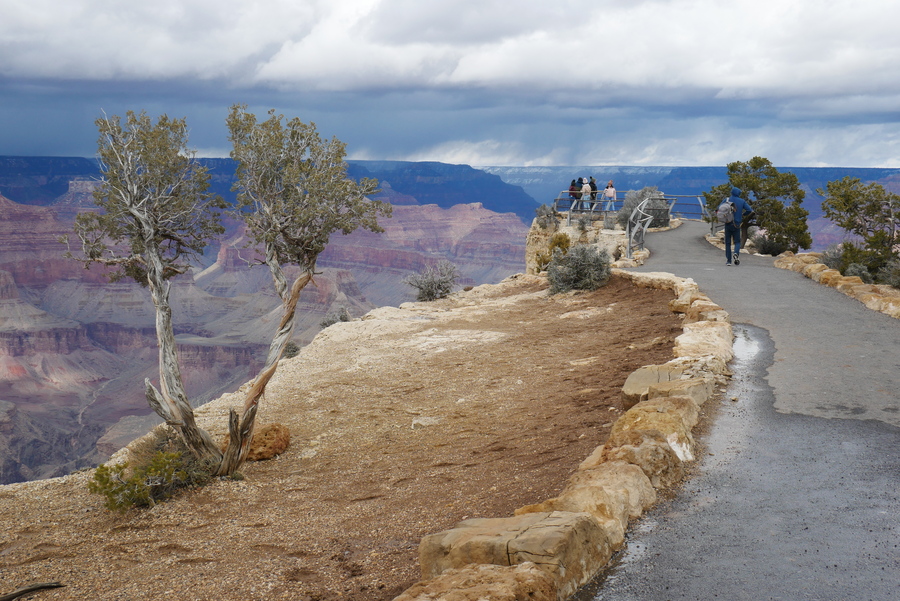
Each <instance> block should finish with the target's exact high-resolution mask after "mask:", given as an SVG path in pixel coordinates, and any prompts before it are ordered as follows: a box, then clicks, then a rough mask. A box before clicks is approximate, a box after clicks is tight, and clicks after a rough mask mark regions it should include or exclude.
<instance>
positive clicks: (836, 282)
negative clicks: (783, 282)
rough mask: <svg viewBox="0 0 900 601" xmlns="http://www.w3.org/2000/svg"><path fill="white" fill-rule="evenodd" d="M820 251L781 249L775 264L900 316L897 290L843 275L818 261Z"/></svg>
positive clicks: (880, 309) (879, 309)
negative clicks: (799, 251)
mask: <svg viewBox="0 0 900 601" xmlns="http://www.w3.org/2000/svg"><path fill="white" fill-rule="evenodd" d="M821 259H822V253H816V252H811V253H799V254H796V255H795V254H794V253H791V252H787V253H783V254H781V255H779V256H778V257H777V258H776V259H775V267H778V268H780V269H789V270H790V271H796V272H797V273H801V274H803V275H805V276H806V277H808V278H809V279H811V280H813V281H814V282H818V283H819V284H824V285H826V286H830V287H832V288H835V289H836V290H838V291H839V292H843V293H844V294H846V295H847V296H849V297H852V298H855V299H856V300H858V301H859V302H861V303H862V304H864V305H865V306H866V307H867V308H869V309H872V310H873V311H878V312H880V313H884V314H885V315H890V316H891V317H893V318H895V319H900V290H898V289H897V288H894V287H893V286H887V285H884V284H866V283H864V282H863V281H862V279H860V278H859V277H858V276H844V275H841V272H840V271H838V270H837V269H831V268H830V267H828V266H827V265H825V264H824V263H822V261H821Z"/></svg>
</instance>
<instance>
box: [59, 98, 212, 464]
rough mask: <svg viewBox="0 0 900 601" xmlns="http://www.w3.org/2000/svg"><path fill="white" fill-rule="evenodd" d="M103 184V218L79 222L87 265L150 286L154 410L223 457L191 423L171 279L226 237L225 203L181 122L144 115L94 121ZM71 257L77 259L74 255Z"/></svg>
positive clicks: (208, 454) (208, 453) (192, 441)
mask: <svg viewBox="0 0 900 601" xmlns="http://www.w3.org/2000/svg"><path fill="white" fill-rule="evenodd" d="M96 125H97V127H98V129H99V131H100V137H99V140H98V155H99V159H100V170H101V174H102V183H101V185H100V186H99V187H98V189H97V190H96V191H95V192H94V199H95V203H96V204H97V206H99V207H100V208H101V209H103V211H102V212H99V213H95V212H90V213H82V214H80V215H78V217H77V219H76V221H75V233H76V234H77V235H78V237H79V238H80V240H81V245H82V256H81V257H73V258H77V259H78V260H80V261H82V262H83V263H85V267H88V266H89V265H90V264H92V263H99V264H102V265H106V266H108V267H110V268H112V271H111V272H110V278H111V279H112V280H113V281H115V280H118V279H121V278H124V277H130V278H133V279H134V280H135V281H137V282H138V283H140V284H141V285H143V286H147V287H148V288H149V290H150V295H151V296H152V298H153V305H154V307H155V309H156V337H157V341H158V344H159V386H160V387H159V389H157V388H156V387H155V386H154V385H153V384H152V383H151V382H150V380H149V379H147V380H145V386H146V395H147V400H148V402H149V403H150V406H151V407H152V408H153V410H154V411H156V413H157V414H159V416H160V417H162V418H163V419H164V420H166V422H167V423H168V424H169V425H171V426H173V427H175V428H176V429H177V430H178V431H179V432H180V433H181V436H182V437H183V438H184V441H185V443H186V444H187V445H188V448H190V449H191V450H192V451H193V452H194V453H195V454H196V455H197V456H198V457H199V458H203V459H209V460H211V461H213V462H215V461H220V460H221V457H222V453H221V451H220V450H219V449H218V447H217V446H216V445H215V443H214V442H213V441H212V439H211V437H210V436H209V434H208V433H207V432H206V431H205V430H203V429H201V428H199V427H198V426H197V425H196V423H195V421H194V412H193V410H192V409H191V405H190V403H189V401H188V398H187V394H186V392H185V389H184V384H183V381H182V377H181V369H180V367H179V364H178V353H177V346H176V344H175V335H174V331H173V327H172V309H171V306H170V304H169V291H170V288H171V278H173V277H174V276H177V275H179V274H183V273H185V272H186V271H187V270H188V269H189V268H190V266H191V261H192V260H193V259H196V258H197V256H198V255H200V254H201V253H202V252H203V249H204V248H205V247H206V245H207V243H208V241H209V239H210V238H211V237H213V236H216V235H219V234H221V233H222V232H223V231H224V229H223V228H222V226H221V224H220V220H219V214H220V210H221V209H224V208H225V206H226V205H225V203H224V201H223V200H222V199H221V198H220V197H218V196H216V195H213V194H211V193H209V192H208V191H207V190H208V187H209V176H208V174H207V172H206V168H205V167H203V166H201V165H200V164H199V163H198V162H197V161H195V160H194V153H193V151H191V150H189V149H188V148H187V125H186V123H185V120H184V119H169V118H168V117H167V116H165V115H163V116H161V117H160V118H159V119H158V121H157V123H156V124H155V125H154V124H153V123H152V122H151V120H150V118H149V117H148V116H147V115H146V114H145V113H144V112H143V111H142V112H141V113H140V114H135V113H134V112H132V111H129V112H128V113H127V116H126V119H125V122H124V123H122V122H121V119H120V118H119V117H118V116H113V117H107V116H103V117H102V118H100V119H97V121H96ZM69 256H70V257H72V255H71V253H69Z"/></svg>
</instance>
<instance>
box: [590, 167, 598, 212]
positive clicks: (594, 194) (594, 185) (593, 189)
mask: <svg viewBox="0 0 900 601" xmlns="http://www.w3.org/2000/svg"><path fill="white" fill-rule="evenodd" d="M590 184H591V208H592V209H593V207H594V203H595V202H596V201H597V180H595V179H594V176H593V175H592V176H591V181H590Z"/></svg>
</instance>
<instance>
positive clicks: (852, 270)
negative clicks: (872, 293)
mask: <svg viewBox="0 0 900 601" xmlns="http://www.w3.org/2000/svg"><path fill="white" fill-rule="evenodd" d="M844 275H845V276H849V277H852V276H857V277H859V278H860V279H861V280H862V281H863V283H864V284H871V283H872V282H874V281H875V279H874V278H873V277H872V274H871V273H869V270H868V269H866V266H865V265H861V264H859V263H850V264H849V265H847V269H845V270H844Z"/></svg>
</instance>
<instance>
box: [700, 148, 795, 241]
mask: <svg viewBox="0 0 900 601" xmlns="http://www.w3.org/2000/svg"><path fill="white" fill-rule="evenodd" d="M733 187H736V188H740V190H741V197H742V198H743V199H744V200H748V201H749V199H750V198H751V197H750V194H751V193H752V194H753V197H754V200H753V201H752V202H751V204H752V207H753V210H754V211H755V212H756V221H757V223H758V224H759V227H760V228H762V229H764V230H765V232H766V237H767V238H768V239H770V240H771V241H772V242H774V243H776V244H778V245H779V246H783V247H784V248H788V249H790V250H791V251H793V252H797V251H798V250H799V249H801V248H809V247H810V246H812V236H810V234H809V228H808V227H807V225H806V218H807V217H808V216H809V211H807V210H806V209H804V208H803V206H802V204H803V198H804V197H805V196H806V192H804V191H803V189H802V188H801V187H800V180H799V179H798V178H797V176H796V175H794V174H793V173H779V172H778V170H777V169H776V168H775V167H774V166H773V165H772V163H771V162H770V161H769V159H765V158H762V157H753V158H752V159H750V160H749V161H747V162H741V161H735V162H734V163H729V164H728V183H727V184H722V185H720V186H715V187H714V188H713V189H712V190H710V191H709V192H704V193H703V195H704V196H705V197H706V206H707V208H708V209H709V211H710V212H714V211H715V210H716V208H717V207H718V206H719V204H721V203H722V201H723V200H725V199H726V198H728V197H729V196H731V188H733Z"/></svg>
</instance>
